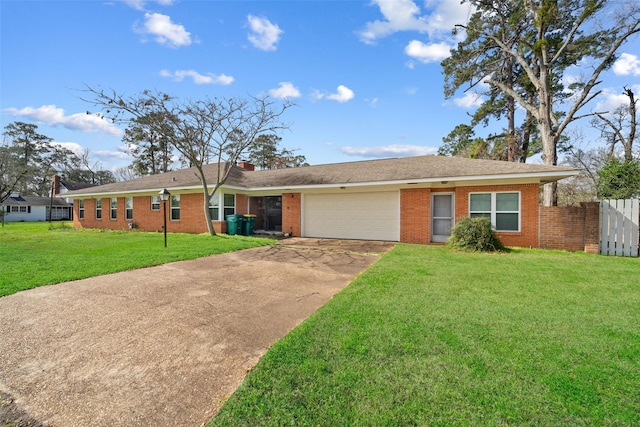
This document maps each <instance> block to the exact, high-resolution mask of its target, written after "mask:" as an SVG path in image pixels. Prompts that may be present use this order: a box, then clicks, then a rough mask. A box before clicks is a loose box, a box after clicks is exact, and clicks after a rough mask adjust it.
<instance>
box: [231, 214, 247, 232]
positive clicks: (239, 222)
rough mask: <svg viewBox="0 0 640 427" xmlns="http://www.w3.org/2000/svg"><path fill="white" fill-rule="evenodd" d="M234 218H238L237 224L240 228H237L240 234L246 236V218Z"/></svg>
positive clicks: (239, 216) (240, 216) (238, 216)
mask: <svg viewBox="0 0 640 427" xmlns="http://www.w3.org/2000/svg"><path fill="white" fill-rule="evenodd" d="M234 216H235V217H236V222H237V224H238V227H237V231H238V234H239V235H241V236H246V235H247V233H245V229H244V224H245V220H244V216H242V215H234Z"/></svg>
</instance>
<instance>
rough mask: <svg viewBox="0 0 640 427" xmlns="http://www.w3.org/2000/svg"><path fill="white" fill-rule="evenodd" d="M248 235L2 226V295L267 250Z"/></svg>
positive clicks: (38, 224)
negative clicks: (255, 249)
mask: <svg viewBox="0 0 640 427" xmlns="http://www.w3.org/2000/svg"><path fill="white" fill-rule="evenodd" d="M271 242H273V240H270V239H260V238H253V237H243V236H228V235H218V236H209V235H208V234H199V235H198V234H180V233H168V236H167V248H165V247H164V235H163V234H162V233H144V232H139V231H106V230H95V229H93V230H91V229H74V228H71V227H70V226H69V224H68V223H63V222H54V223H52V225H51V226H50V225H49V223H48V222H31V223H29V222H19V223H12V222H10V223H5V225H4V227H0V296H5V295H10V294H13V293H16V292H19V291H22V290H25V289H30V288H35V287H37V286H42V285H48V284H53V283H59V282H65V281H68V280H74V279H82V278H85V277H91V276H97V275H100V274H107V273H114V272H117V271H123V270H130V269H132V268H141V267H148V266H151V265H158V264H164V263H167V262H172V261H179V260H186V259H193V258H198V257H202V256H206V255H212V254H218V253H223V252H230V251H235V250H240V249H246V248H250V247H254V246H260V245H266V244H269V243H271Z"/></svg>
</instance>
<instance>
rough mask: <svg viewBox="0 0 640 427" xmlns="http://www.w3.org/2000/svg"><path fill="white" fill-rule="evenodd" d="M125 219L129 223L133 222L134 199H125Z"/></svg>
mask: <svg viewBox="0 0 640 427" xmlns="http://www.w3.org/2000/svg"><path fill="white" fill-rule="evenodd" d="M124 219H125V220H127V221H132V220H133V197H125V198H124Z"/></svg>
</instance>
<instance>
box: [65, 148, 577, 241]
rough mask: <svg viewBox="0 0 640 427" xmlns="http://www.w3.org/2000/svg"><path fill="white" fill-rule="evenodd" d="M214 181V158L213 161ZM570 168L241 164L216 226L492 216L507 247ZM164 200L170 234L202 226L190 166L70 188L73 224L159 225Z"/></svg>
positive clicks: (289, 229) (334, 233)
mask: <svg viewBox="0 0 640 427" xmlns="http://www.w3.org/2000/svg"><path fill="white" fill-rule="evenodd" d="M204 169H205V171H206V172H205V173H206V174H207V176H208V177H209V180H210V181H209V185H210V186H212V185H213V184H214V182H215V181H214V177H215V176H216V172H217V165H215V164H212V165H207V166H206V167H205V168H204ZM577 174H578V170H577V169H574V168H567V167H559V166H546V165H536V164H521V163H511V162H502V161H492V160H476V159H465V158H455V157H442V156H420V157H407V158H397V159H384V160H370V161H360V162H349V163H337V164H328V165H319V166H305V167H300V168H290V169H278V170H263V171H255V170H253V165H250V164H247V163H244V162H241V163H240V164H239V165H238V166H234V167H233V169H232V172H231V174H230V175H229V178H228V180H227V181H226V183H225V184H224V185H223V187H222V188H221V189H220V190H219V191H218V192H217V193H216V194H215V195H214V197H212V199H211V200H210V202H209V209H210V210H211V214H212V218H213V223H214V227H215V229H216V231H217V232H225V231H226V223H225V221H224V220H225V218H226V215H229V214H247V213H251V214H255V215H256V222H255V228H256V229H257V230H260V229H262V230H273V231H280V232H283V233H289V234H291V235H293V236H304V237H320V238H341V239H367V240H387V241H400V242H411V243H432V242H444V241H446V239H447V238H448V236H449V233H450V229H451V227H452V226H453V225H454V223H455V221H456V219H457V218H460V217H468V216H487V217H489V218H491V221H492V223H493V224H494V226H495V228H496V230H497V233H498V236H499V237H500V239H501V240H502V242H503V243H504V244H505V245H508V246H524V247H529V246H531V247H538V246H539V192H540V185H541V184H544V183H547V182H553V181H557V180H559V179H563V178H566V177H569V176H574V175H577ZM163 188H166V189H168V190H169V191H170V192H171V199H170V201H168V202H167V205H166V209H167V229H168V231H170V232H186V233H204V232H206V231H207V229H206V224H205V220H204V212H203V209H204V199H203V192H202V187H201V184H200V182H199V180H198V177H197V176H196V174H195V171H194V169H183V170H178V171H173V172H167V173H164V174H161V175H152V176H146V177H142V178H138V179H134V180H131V181H124V182H118V183H113V184H107V185H102V186H97V187H92V188H88V189H83V190H76V191H71V192H69V193H67V194H66V196H67V197H73V199H74V200H75V201H76V203H75V206H74V211H75V215H74V225H75V226H76V227H88V228H110V229H119V230H124V229H127V228H129V227H130V223H132V222H133V223H135V227H136V228H138V229H142V230H148V231H160V230H162V227H163V216H162V212H163V210H162V206H161V204H162V202H161V201H160V199H159V197H158V193H159V192H160V191H161V190H162V189H163Z"/></svg>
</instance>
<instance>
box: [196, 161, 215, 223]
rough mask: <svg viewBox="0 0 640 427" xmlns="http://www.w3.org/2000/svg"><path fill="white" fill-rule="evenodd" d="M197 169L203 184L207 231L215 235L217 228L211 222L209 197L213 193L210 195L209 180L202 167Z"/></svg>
mask: <svg viewBox="0 0 640 427" xmlns="http://www.w3.org/2000/svg"><path fill="white" fill-rule="evenodd" d="M196 169H197V170H198V174H199V175H200V176H199V178H200V183H201V184H202V199H203V200H202V207H203V209H204V220H205V222H206V223H207V231H208V232H209V235H211V236H215V235H216V230H215V228H213V224H212V223H211V212H209V198H210V197H211V195H209V187H208V186H207V180H206V178H205V176H204V171H203V170H202V168H200V167H197V168H196ZM214 192H215V190H214Z"/></svg>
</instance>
